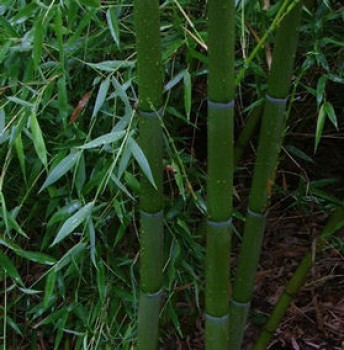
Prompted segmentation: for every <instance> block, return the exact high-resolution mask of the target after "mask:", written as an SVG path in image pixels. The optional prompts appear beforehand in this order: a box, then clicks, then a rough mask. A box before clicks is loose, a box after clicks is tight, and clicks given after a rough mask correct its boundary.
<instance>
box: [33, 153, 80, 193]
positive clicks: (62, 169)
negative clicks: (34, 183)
mask: <svg viewBox="0 0 344 350" xmlns="http://www.w3.org/2000/svg"><path fill="white" fill-rule="evenodd" d="M79 154H80V153H73V154H70V155H68V156H67V157H66V158H64V159H62V160H61V162H60V163H59V164H57V165H56V167H55V168H54V169H53V170H52V171H51V172H50V173H49V175H48V177H47V179H46V180H45V181H44V183H43V185H42V187H41V189H40V190H39V192H38V193H40V192H42V191H43V190H44V189H46V188H47V187H48V186H50V185H52V184H53V183H55V182H56V181H57V180H59V179H60V178H61V177H62V176H63V175H64V174H66V173H67V172H68V171H69V170H70V169H71V168H72V167H73V166H74V164H75V163H76V161H77V159H78V157H79Z"/></svg>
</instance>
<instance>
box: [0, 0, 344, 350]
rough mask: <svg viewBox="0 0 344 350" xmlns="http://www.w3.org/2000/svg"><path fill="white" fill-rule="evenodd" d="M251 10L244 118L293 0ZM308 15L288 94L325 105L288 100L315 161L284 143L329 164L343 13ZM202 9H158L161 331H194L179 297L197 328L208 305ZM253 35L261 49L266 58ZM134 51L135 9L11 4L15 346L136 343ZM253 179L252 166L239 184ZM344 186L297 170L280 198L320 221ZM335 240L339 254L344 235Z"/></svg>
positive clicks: (9, 286) (5, 51)
mask: <svg viewBox="0 0 344 350" xmlns="http://www.w3.org/2000/svg"><path fill="white" fill-rule="evenodd" d="M242 3H243V2H241V1H238V4H237V9H236V11H237V13H236V31H237V33H238V36H237V43H236V48H237V50H236V54H237V59H236V63H235V64H236V72H237V73H239V72H242V73H244V74H243V76H242V79H241V80H240V82H241V86H240V90H239V94H240V95H239V99H238V100H239V101H240V108H239V109H238V110H239V117H240V119H238V120H246V117H247V115H248V114H249V112H250V111H251V110H253V108H254V107H255V106H256V105H258V104H260V103H261V100H262V96H264V94H265V92H266V89H267V85H266V78H267V75H268V63H267V62H268V50H267V49H264V47H265V46H264V44H267V45H270V46H271V47H273V41H274V30H271V31H270V32H269V35H267V36H265V37H264V33H267V32H268V29H269V28H271V25H272V23H273V21H274V20H275V19H276V16H277V15H278V11H279V9H280V5H281V3H282V1H276V2H274V4H273V5H272V6H271V8H270V9H269V10H267V11H265V10H263V9H262V8H261V6H262V2H253V1H249V2H247V1H246V2H245V6H244V7H243V6H241V4H242ZM312 6H314V8H313V9H311V8H308V9H305V10H304V12H303V15H304V25H303V26H302V28H301V44H300V53H299V54H298V56H297V67H296V69H295V71H294V78H293V79H295V80H294V82H295V84H294V87H293V92H292V93H293V96H294V97H295V101H296V103H299V102H298V100H301V101H302V102H303V101H304V100H306V101H310V104H311V105H312V106H314V108H313V111H312V112H311V113H305V114H304V115H303V120H302V121H301V122H300V121H299V119H298V118H297V117H295V115H297V111H298V109H297V108H294V107H293V104H292V103H290V105H289V120H290V123H291V128H292V130H293V131H294V129H297V131H299V132H304V131H305V130H306V131H307V132H308V133H311V134H312V135H314V144H315V148H316V149H317V153H316V154H313V150H310V149H309V148H306V147H304V145H303V144H300V143H297V142H296V140H295V139H294V138H293V134H292V133H290V134H289V133H288V132H287V134H286V137H287V142H288V147H287V148H286V150H287V151H288V152H289V153H290V154H291V155H292V156H293V157H295V158H296V159H297V161H298V162H301V164H302V165H307V163H308V164H309V166H310V164H315V165H317V164H318V162H319V158H318V154H319V153H321V151H322V147H323V140H324V138H323V137H324V135H326V133H327V132H329V131H330V132H332V129H331V128H332V126H333V132H336V130H335V129H336V128H338V129H339V130H342V127H343V124H342V123H343V121H342V119H341V115H342V114H343V103H342V102H343V99H344V97H343V94H342V93H341V92H340V91H342V86H343V83H344V81H343V70H344V66H343V64H342V62H343V59H342V57H343V56H342V55H343V50H342V49H343V43H342V35H341V31H340V29H341V28H342V26H343V12H340V11H338V10H339V9H340V6H341V3H340V1H335V0H334V1H329V2H323V1H320V2H319V4H314V5H312ZM205 12H206V9H205V2H200V1H196V0H179V1H177V0H175V1H172V0H168V1H164V2H162V3H161V7H160V13H161V34H162V35H161V36H162V47H163V50H162V56H163V67H164V76H165V80H164V83H165V85H164V96H163V98H164V111H165V116H166V117H165V118H164V119H163V121H162V122H163V125H162V126H163V129H164V145H165V149H166V153H165V156H164V169H165V177H164V196H165V198H164V200H165V227H166V232H167V234H166V236H167V237H166V240H165V248H164V252H163V253H164V261H165V265H164V273H165V276H164V289H165V291H166V300H165V302H164V304H163V306H162V310H161V318H162V321H163V332H162V334H161V335H162V336H165V335H166V336H168V335H169V334H171V333H177V334H179V335H180V336H182V335H185V334H186V332H187V331H185V330H184V328H183V327H184V325H185V319H186V317H185V311H183V310H181V308H180V307H179V306H178V305H180V304H178V302H179V301H182V302H184V303H185V302H186V303H187V305H188V306H187V309H188V312H187V316H188V320H189V321H188V322H190V323H189V324H188V325H187V327H186V328H187V329H189V327H191V326H190V325H192V324H194V323H195V322H194V321H195V320H196V319H199V318H200V315H201V310H202V309H203V308H204V305H203V293H202V292H201V291H202V288H203V282H204V259H205V257H204V248H203V247H204V243H205V237H204V234H203V231H202V226H201V227H200V228H198V223H199V221H200V219H201V218H202V217H203V215H204V212H205V210H206V205H205V182H206V170H205V169H206V167H205V159H206V158H205V156H206V155H205V151H204V149H205V148H206V147H205V142H204V138H205V133H204V124H205V98H206V93H205V85H206V83H205V81H206V75H207V52H206V43H207V30H206V23H205V18H206V15H205ZM245 23H246V25H245ZM252 33H255V34H257V36H258V41H259V40H260V39H264V40H265V41H264V40H263V41H261V42H260V44H259V45H260V46H259V47H260V49H257V50H255V48H256V47H257V41H256V39H257V38H255V37H254V35H253V34H252ZM239 37H240V39H239ZM134 43H135V35H134V23H133V6H132V1H128V0H119V1H81V0H78V1H72V0H60V1H47V0H41V1H25V0H22V1H12V0H2V1H1V4H0V164H1V166H0V206H1V208H0V246H1V248H0V249H1V250H0V280H1V283H2V285H3V288H2V290H1V299H2V300H5V299H6V304H5V303H2V304H1V307H0V320H1V322H0V323H2V327H1V331H0V336H1V337H2V339H3V340H4V341H3V343H4V344H7V346H8V348H18V347H19V346H20V344H33V345H32V346H33V347H35V345H37V344H38V342H39V341H44V342H46V344H48V345H47V347H48V348H52V349H58V348H61V347H64V348H65V349H71V348H73V349H83V348H84V347H87V348H89V349H109V348H111V349H113V348H117V349H131V347H132V346H133V343H134V339H135V337H136V331H137V325H136V318H137V299H138V283H137V281H138V278H139V275H138V259H137V252H138V249H139V245H138V239H137V236H138V235H137V222H138V221H137V219H138V216H137V214H136V213H137V211H136V209H137V207H138V206H137V203H138V196H139V193H140V183H139V181H138V176H137V175H138V173H139V172H141V171H142V172H143V173H144V175H145V176H146V178H147V180H148V181H149V182H150V183H151V184H153V183H154V180H155V179H154V177H153V176H152V172H151V169H150V167H149V166H148V165H147V157H146V154H145V153H144V152H142V149H141V147H140V142H138V138H137V136H138V133H137V113H136V103H137V95H138V92H137V71H136V49H135V44H134ZM243 53H245V55H243ZM252 53H253V54H252ZM251 54H252V55H251ZM249 57H250V59H249V60H248V58H249ZM237 82H238V81H237ZM242 103H243V104H244V105H245V106H243V105H242ZM241 106H243V108H241ZM310 125H311V128H310V127H309V126H310ZM282 166H283V165H282ZM243 171H246V164H244V163H241V164H240V167H238V168H237V174H239V175H240V174H242V173H243ZM339 175H340V174H339ZM318 181H325V182H318ZM341 181H342V180H341V179H333V178H332V177H330V176H327V177H326V178H323V177H317V176H314V177H313V178H312V179H311V180H309V179H308V178H307V176H305V175H304V173H303V172H302V171H300V173H299V174H298V182H297V183H296V185H295V186H294V187H292V188H291V189H288V190H285V189H282V188H281V187H278V186H276V187H275V190H277V195H278V196H285V197H288V196H289V197H291V201H290V202H289V205H290V206H296V207H297V208H298V209H300V210H302V211H304V212H309V211H310V210H311V208H314V207H315V208H317V209H319V210H321V211H324V212H325V211H329V210H330V209H331V208H333V207H334V206H335V205H337V204H338V193H337V192H340V191H342V182H341ZM240 215H241V214H240V213H237V217H238V216H239V217H240ZM336 244H337V245H338V246H339V247H341V248H340V249H343V244H342V242H341V241H340V240H338V241H336ZM189 286H192V287H191V288H190V287H189ZM190 310H191V311H190ZM51 334H53V335H54V339H52V340H51V337H50V335H51ZM40 338H41V340H40ZM51 341H52V342H53V343H49V342H51Z"/></svg>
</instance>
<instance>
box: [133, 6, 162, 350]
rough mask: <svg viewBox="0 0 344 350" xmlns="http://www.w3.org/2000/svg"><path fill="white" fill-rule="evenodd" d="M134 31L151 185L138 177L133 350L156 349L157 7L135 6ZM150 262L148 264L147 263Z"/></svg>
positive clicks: (158, 289) (143, 141)
mask: <svg viewBox="0 0 344 350" xmlns="http://www.w3.org/2000/svg"><path fill="white" fill-rule="evenodd" d="M134 14H135V29H136V44H137V69H138V88H139V117H140V118H139V133H140V136H139V144H140V147H141V149H142V151H143V153H144V155H145V156H146V158H147V160H148V163H149V166H150V169H151V171H152V175H153V179H154V184H153V183H151V182H150V181H149V179H147V178H146V177H145V176H144V175H142V176H141V193H140V209H141V212H140V224H141V235H140V243H141V250H140V297H139V308H138V331H137V332H138V335H137V348H138V350H154V349H156V348H157V347H158V335H159V313H160V306H161V296H162V279H163V275H162V269H163V245H164V227H163V185H162V183H163V163H162V157H163V133H162V127H161V122H160V117H161V115H162V109H161V106H162V93H163V70H162V62H161V47H160V46H161V44H160V18H159V1H157V0H135V1H134ZM153 257H154V258H153Z"/></svg>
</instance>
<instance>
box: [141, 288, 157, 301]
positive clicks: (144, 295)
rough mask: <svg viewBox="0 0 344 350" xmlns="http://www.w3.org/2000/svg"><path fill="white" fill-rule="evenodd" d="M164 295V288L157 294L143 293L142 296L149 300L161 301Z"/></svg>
mask: <svg viewBox="0 0 344 350" xmlns="http://www.w3.org/2000/svg"><path fill="white" fill-rule="evenodd" d="M161 295H162V288H161V289H159V290H158V291H157V292H155V293H146V292H143V291H141V296H142V297H144V298H147V299H159V298H160V297H161Z"/></svg>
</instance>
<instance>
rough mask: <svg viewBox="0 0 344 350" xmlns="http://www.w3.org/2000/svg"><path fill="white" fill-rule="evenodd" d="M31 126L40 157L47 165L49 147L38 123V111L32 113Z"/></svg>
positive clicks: (34, 143)
mask: <svg viewBox="0 0 344 350" xmlns="http://www.w3.org/2000/svg"><path fill="white" fill-rule="evenodd" d="M30 128H31V131H32V138H33V140H32V141H33V145H34V147H35V150H36V153H37V155H38V158H39V159H40V161H41V162H42V163H43V165H44V166H45V167H47V162H48V161H47V149H46V147H45V142H44V138H43V134H42V130H41V128H40V126H39V124H38V120H37V117H36V113H34V112H33V113H32V114H31V122H30Z"/></svg>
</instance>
